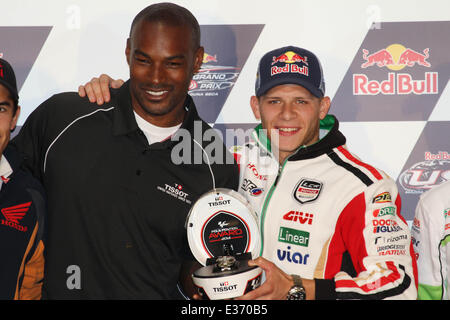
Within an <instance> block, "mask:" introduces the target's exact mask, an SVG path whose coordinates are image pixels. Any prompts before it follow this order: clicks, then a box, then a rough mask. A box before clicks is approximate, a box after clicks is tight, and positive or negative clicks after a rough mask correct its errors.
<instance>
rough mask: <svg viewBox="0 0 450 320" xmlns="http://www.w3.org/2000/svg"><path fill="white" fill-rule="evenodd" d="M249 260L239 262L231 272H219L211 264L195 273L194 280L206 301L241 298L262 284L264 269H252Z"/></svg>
mask: <svg viewBox="0 0 450 320" xmlns="http://www.w3.org/2000/svg"><path fill="white" fill-rule="evenodd" d="M248 261H249V260H237V261H236V262H235V265H234V266H233V268H232V269H231V270H226V271H223V270H219V268H218V266H217V264H210V265H207V266H206V267H202V268H200V269H198V270H196V271H195V272H194V274H193V275H192V279H193V281H194V284H195V285H196V286H197V288H198V290H199V293H200V295H202V296H203V298H204V299H209V300H220V299H232V298H236V297H240V296H242V295H244V294H245V293H247V292H249V291H252V290H254V289H256V288H257V287H259V285H260V284H261V276H262V269H261V268H260V267H258V266H252V267H250V266H249V265H248Z"/></svg>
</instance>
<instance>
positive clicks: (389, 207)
mask: <svg viewBox="0 0 450 320" xmlns="http://www.w3.org/2000/svg"><path fill="white" fill-rule="evenodd" d="M324 93H325V85H324V81H323V74H322V68H321V65H320V62H319V60H318V59H317V57H316V56H315V55H314V54H313V53H312V52H310V51H308V50H305V49H301V48H297V47H291V46H290V47H283V48H279V49H276V50H273V51H271V52H268V53H267V54H266V55H264V56H263V58H262V59H261V61H260V63H259V67H258V74H257V80H256V95H255V96H253V97H252V98H251V107H252V110H253V113H254V115H255V117H256V118H257V119H260V120H261V125H260V126H258V127H257V128H256V129H255V131H254V134H253V135H252V139H251V141H250V142H249V143H248V144H246V145H245V146H243V147H235V148H234V150H233V151H234V153H235V157H236V159H237V160H238V162H239V164H240V190H239V191H240V192H241V193H242V194H244V195H245V196H246V197H247V199H248V200H249V201H250V203H251V204H252V205H253V207H254V208H255V210H256V212H257V213H258V216H259V223H260V229H261V235H262V245H261V247H262V249H261V256H262V257H259V258H257V259H256V260H255V261H254V264H256V265H259V266H260V267H262V268H263V269H264V270H265V274H266V281H265V282H264V283H263V284H262V285H261V286H260V287H259V288H258V289H256V290H253V291H251V292H249V293H247V294H246V295H244V296H243V297H241V298H242V299H286V298H287V299H300V300H301V299H416V297H417V276H416V275H417V267H416V264H415V261H414V259H413V249H412V244H411V235H410V231H409V228H408V226H407V224H406V222H405V220H404V219H403V217H402V216H401V215H400V205H401V204H400V196H399V194H398V191H397V187H396V185H395V182H394V181H393V180H392V179H391V178H389V177H388V176H387V175H386V174H385V173H384V172H382V171H381V170H378V169H376V168H374V167H372V166H370V165H368V164H366V163H364V162H362V161H361V160H359V159H358V158H357V157H356V156H355V155H353V154H352V153H350V152H349V151H348V150H347V148H346V146H345V137H344V136H343V135H342V133H341V132H339V130H338V121H337V119H336V118H335V117H334V116H331V115H327V113H328V110H329V108H330V98H329V97H326V96H324ZM319 123H320V124H321V128H319ZM261 128H262V129H265V130H259V129H261ZM319 132H320V134H319Z"/></svg>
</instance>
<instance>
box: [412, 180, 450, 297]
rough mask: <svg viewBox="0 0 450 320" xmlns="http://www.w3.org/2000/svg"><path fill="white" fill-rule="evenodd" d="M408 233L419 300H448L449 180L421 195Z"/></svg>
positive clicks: (449, 263) (449, 251)
mask: <svg viewBox="0 0 450 320" xmlns="http://www.w3.org/2000/svg"><path fill="white" fill-rule="evenodd" d="M411 230H412V236H413V244H414V250H415V252H416V254H417V266H418V270H419V299H421V300H450V294H449V283H450V272H449V271H450V270H449V268H450V181H447V182H444V183H442V184H440V185H438V186H436V187H434V188H433V189H431V190H430V191H428V192H426V193H424V194H422V195H421V196H420V200H419V203H418V204H417V208H416V216H415V218H414V222H413V226H412V228H411Z"/></svg>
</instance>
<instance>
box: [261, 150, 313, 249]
mask: <svg viewBox="0 0 450 320" xmlns="http://www.w3.org/2000/svg"><path fill="white" fill-rule="evenodd" d="M302 148H306V146H301V147H299V148H298V149H297V150H296V151H295V152H294V153H292V154H291V155H289V156H288V157H287V158H286V159H284V162H283V165H282V166H280V167H278V174H277V176H276V178H275V181H274V182H273V184H272V186H271V187H270V189H269V192H268V193H267V197H266V199H264V204H263V207H262V210H261V221H260V232H261V249H260V252H259V255H260V256H262V254H263V251H264V221H265V219H266V211H267V207H268V206H269V202H270V199H271V198H272V195H273V193H274V191H275V188H276V187H277V184H278V181H279V180H280V177H281V174H282V173H283V169H284V167H285V165H286V163H287V162H288V160H289V158H290V157H291V156H292V155H294V154H295V153H297V152H298V150H300V149H302Z"/></svg>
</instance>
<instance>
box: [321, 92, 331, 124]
mask: <svg viewBox="0 0 450 320" xmlns="http://www.w3.org/2000/svg"><path fill="white" fill-rule="evenodd" d="M330 106H331V99H330V97H323V98H322V99H321V100H320V106H319V108H320V110H319V118H320V120H323V119H324V118H325V117H326V115H327V114H328V111H329V110H330Z"/></svg>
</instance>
